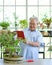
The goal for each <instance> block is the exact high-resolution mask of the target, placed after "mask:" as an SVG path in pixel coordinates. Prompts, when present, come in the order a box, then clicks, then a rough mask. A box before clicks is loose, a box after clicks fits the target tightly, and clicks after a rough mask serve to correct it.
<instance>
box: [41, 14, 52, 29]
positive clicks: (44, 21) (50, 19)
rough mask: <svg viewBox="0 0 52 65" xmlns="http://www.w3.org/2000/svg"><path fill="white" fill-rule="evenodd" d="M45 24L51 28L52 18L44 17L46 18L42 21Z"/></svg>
mask: <svg viewBox="0 0 52 65" xmlns="http://www.w3.org/2000/svg"><path fill="white" fill-rule="evenodd" d="M42 21H43V23H45V24H46V25H47V28H49V26H50V24H51V22H52V18H48V17H47V16H46V15H45V16H44V18H43V19H42Z"/></svg>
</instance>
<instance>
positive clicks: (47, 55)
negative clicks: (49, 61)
mask: <svg viewBox="0 0 52 65" xmlns="http://www.w3.org/2000/svg"><path fill="white" fill-rule="evenodd" d="M48 48H49V47H45V58H50V52H49V51H48Z"/></svg>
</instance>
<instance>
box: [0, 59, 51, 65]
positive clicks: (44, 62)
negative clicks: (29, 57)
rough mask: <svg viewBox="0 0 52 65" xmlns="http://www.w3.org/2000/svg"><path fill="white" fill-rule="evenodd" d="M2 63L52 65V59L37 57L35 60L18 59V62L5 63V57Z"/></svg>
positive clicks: (12, 64)
mask: <svg viewBox="0 0 52 65" xmlns="http://www.w3.org/2000/svg"><path fill="white" fill-rule="evenodd" d="M0 65H52V59H37V60H35V62H25V61H19V62H18V61H17V62H16V63H4V61H3V59H0Z"/></svg>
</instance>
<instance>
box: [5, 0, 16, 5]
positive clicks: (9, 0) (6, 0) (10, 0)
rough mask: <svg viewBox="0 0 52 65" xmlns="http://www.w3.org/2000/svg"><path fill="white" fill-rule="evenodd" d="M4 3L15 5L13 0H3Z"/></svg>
mask: <svg viewBox="0 0 52 65" xmlns="http://www.w3.org/2000/svg"><path fill="white" fill-rule="evenodd" d="M4 5H15V0H4Z"/></svg>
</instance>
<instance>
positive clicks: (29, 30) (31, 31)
mask: <svg viewBox="0 0 52 65" xmlns="http://www.w3.org/2000/svg"><path fill="white" fill-rule="evenodd" d="M28 31H31V30H30V29H29V28H28ZM31 32H36V30H34V31H31Z"/></svg>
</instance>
